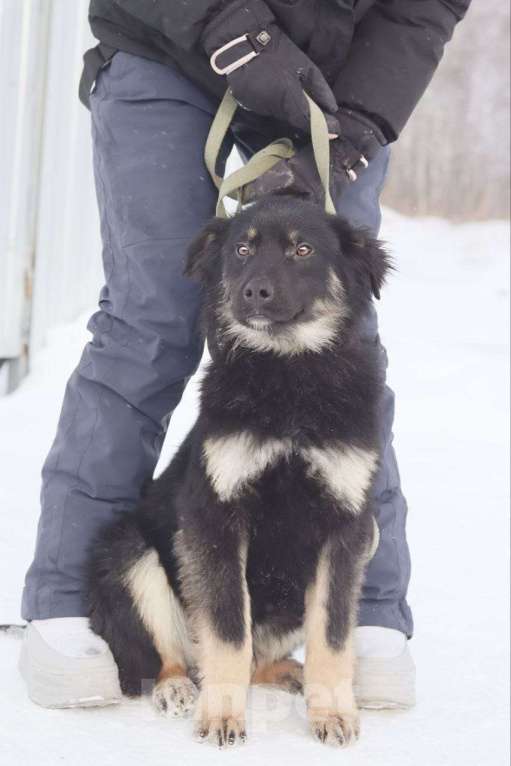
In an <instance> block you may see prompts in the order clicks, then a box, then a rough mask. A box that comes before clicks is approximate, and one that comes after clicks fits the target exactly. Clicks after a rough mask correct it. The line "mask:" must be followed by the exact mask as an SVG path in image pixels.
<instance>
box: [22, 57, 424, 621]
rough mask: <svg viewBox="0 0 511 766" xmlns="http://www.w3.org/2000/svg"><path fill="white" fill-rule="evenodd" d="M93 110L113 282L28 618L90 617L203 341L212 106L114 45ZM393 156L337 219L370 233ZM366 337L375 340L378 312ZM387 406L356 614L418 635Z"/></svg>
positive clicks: (79, 394) (84, 369)
mask: <svg viewBox="0 0 511 766" xmlns="http://www.w3.org/2000/svg"><path fill="white" fill-rule="evenodd" d="M91 109H92V129H93V146H94V169H95V178H96V189H97V197H98V203H99V210H100V216H101V234H102V239H103V259H104V270H105V280H106V284H105V286H104V287H103V289H102V290H101V293H100V298H99V311H97V312H96V313H95V314H94V315H93V316H92V318H91V320H90V322H89V325H88V327H89V330H90V331H91V333H92V340H91V341H90V343H88V344H87V346H86V347H85V349H84V352H83V355H82V358H81V361H80V363H79V365H78V367H77V369H76V370H75V372H74V373H73V375H72V376H71V378H70V380H69V382H68V385H67V389H66V393H65V398H64V403H63V408H62V413H61V416H60V421H59V424H58V429H57V435H56V438H55V441H54V443H53V446H52V448H51V451H50V453H49V455H48V458H47V460H46V462H45V465H44V468H43V485H42V494H41V500H42V510H41V517H40V521H39V527H38V535H37V544H36V551H35V557H34V561H33V563H32V565H31V567H30V569H29V571H28V573H27V577H26V584H25V590H24V594H23V607H22V612H23V616H24V618H25V619H27V620H30V619H43V618H48V617H66V616H80V615H83V614H85V609H86V605H85V598H84V563H85V561H86V557H87V551H88V548H89V544H90V541H91V539H92V538H93V537H94V536H95V534H96V533H97V531H98V529H99V528H100V527H101V526H102V525H103V524H105V523H106V522H109V521H111V520H112V519H115V518H116V517H117V516H118V515H119V514H123V513H125V512H126V511H128V510H130V509H132V508H133V507H134V506H135V504H136V503H137V499H138V497H139V493H140V488H141V485H142V483H143V482H144V480H145V479H146V478H147V477H148V476H150V475H151V472H152V471H153V469H154V467H155V465H156V462H157V459H158V456H159V453H160V449H161V446H162V443H163V439H164V436H165V432H166V428H167V425H168V422H169V419H170V415H171V413H172V411H173V410H174V408H175V407H176V405H177V404H178V402H179V400H180V397H181V395H182V393H183V389H184V387H185V385H186V382H187V381H188V379H189V378H190V376H191V375H193V373H194V372H195V370H196V369H197V366H198V364H199V361H200V359H201V354H202V348H203V343H202V340H201V338H200V334H199V332H198V313H199V289H198V287H197V285H195V284H193V283H192V282H190V281H189V280H187V279H185V277H184V276H183V274H182V272H183V264H184V259H185V252H186V247H187V245H188V243H189V242H190V240H191V239H192V237H194V236H195V235H196V234H197V232H198V231H199V230H200V228H201V227H202V226H203V224H205V223H206V221H207V220H208V218H210V216H211V215H212V214H213V213H214V209H215V201H216V192H215V189H214V187H213V185H212V183H211V182H210V180H209V178H208V174H207V171H206V168H205V167H204V163H203V158H202V154H203V148H204V142H205V140H206V136H207V134H208V130H209V127H210V125H211V120H212V117H213V114H214V111H215V105H214V103H213V102H212V101H211V100H210V99H209V98H208V97H207V96H206V95H204V93H203V92H202V91H200V90H199V89H198V88H197V87H195V86H194V85H193V84H192V83H190V81H188V80H187V79H186V78H185V77H184V76H183V75H181V74H180V73H178V72H177V71H176V70H174V69H172V68H169V67H166V66H163V65H161V64H158V63H155V62H151V61H149V60H146V59H142V58H138V57H136V56H131V55H128V54H124V53H117V54H116V55H115V56H114V58H113V60H112V62H111V64H110V65H109V66H108V67H107V68H105V69H104V70H103V71H102V72H101V73H100V76H99V78H98V82H97V84H96V88H95V91H94V93H93V95H92V97H91ZM387 164H388V155H387V152H385V151H382V152H381V153H380V156H379V157H377V158H376V159H375V160H374V161H373V162H372V163H371V164H370V166H369V168H368V170H366V171H365V172H364V173H362V174H361V176H360V178H359V180H358V181H357V183H355V184H352V185H351V186H350V187H349V189H348V190H347V191H346V192H345V193H344V195H343V197H342V199H341V200H340V202H339V212H340V213H341V214H342V215H344V216H345V217H346V218H348V219H350V220H351V221H353V222H354V223H355V224H359V225H365V226H367V227H369V228H370V229H372V230H373V231H374V232H376V231H377V230H378V227H379V223H380V210H379V204H378V197H379V193H380V191H381V187H382V185H383V181H384V177H385V172H386V168H387ZM70 257H72V254H71V255H70ZM70 289H72V286H70ZM367 339H368V342H372V343H379V339H378V334H377V322H376V314H375V313H374V314H373V315H372V316H371V317H370V318H369V319H368V325H367ZM384 353H385V352H384V350H383V348H382V354H384ZM384 407H385V430H384V433H383V434H382V439H383V440H384V443H385V461H384V465H383V468H382V470H381V473H380V475H379V477H378V482H377V489H376V494H377V519H378V524H379V527H380V532H381V538H380V546H379V548H378V551H377V552H376V555H375V556H374V558H373V560H372V562H371V564H370V566H369V569H368V572H367V578H366V582H365V587H364V591H363V600H362V603H361V607H360V624H362V625H381V626H386V627H390V628H397V629H399V630H401V631H402V632H404V633H406V634H408V635H411V633H412V617H411V613H410V609H409V607H408V605H407V602H406V590H407V585H408V580H409V573H410V559H409V552H408V547H407V543H406V537H405V520H406V502H405V499H404V497H403V495H402V493H401V488H400V482H399V474H398V469H397V463H396V458H395V455H394V450H393V448H392V434H391V427H392V420H393V410H394V396H393V394H392V392H391V391H390V389H387V392H386V396H385V402H384Z"/></svg>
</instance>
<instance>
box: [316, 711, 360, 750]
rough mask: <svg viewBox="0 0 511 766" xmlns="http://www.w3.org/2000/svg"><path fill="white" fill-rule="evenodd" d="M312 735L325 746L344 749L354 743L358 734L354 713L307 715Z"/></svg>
mask: <svg viewBox="0 0 511 766" xmlns="http://www.w3.org/2000/svg"><path fill="white" fill-rule="evenodd" d="M309 721H310V726H311V729H312V733H313V735H314V736H315V737H317V738H318V739H319V741H320V742H323V743H324V744H326V745H335V746H336V747H345V746H346V745H349V744H350V743H352V742H355V741H356V740H357V739H358V737H359V734H360V723H359V717H358V713H357V712H356V711H354V712H352V713H351V712H350V713H336V712H327V713H315V712H310V713H309Z"/></svg>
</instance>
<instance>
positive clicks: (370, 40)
mask: <svg viewBox="0 0 511 766" xmlns="http://www.w3.org/2000/svg"><path fill="white" fill-rule="evenodd" d="M469 4H470V0H377V2H376V3H375V4H374V5H373V6H372V8H371V9H370V10H369V11H368V12H367V14H366V15H365V16H364V17H363V18H362V20H361V21H360V23H359V24H358V25H357V28H356V31H355V36H354V38H353V42H352V46H351V49H350V53H349V54H348V57H347V59H346V62H345V64H344V66H343V69H342V71H341V73H340V75H339V77H338V78H337V80H336V82H335V85H334V88H333V90H334V93H335V96H336V98H337V102H338V103H339V105H340V106H345V107H347V108H350V109H355V110H357V111H360V112H363V113H365V114H366V115H368V116H369V117H370V118H371V119H372V120H373V121H374V122H375V123H377V124H378V126H379V127H380V128H381V130H382V131H383V133H384V134H385V136H386V138H387V140H388V141H389V142H390V141H395V139H396V138H397V137H398V135H399V133H400V132H401V130H402V129H403V127H404V125H405V124H406V122H407V120H408V118H409V117H410V115H411V114H412V112H413V110H414V108H415V106H416V105H417V102H418V101H419V100H420V98H421V97H422V95H423V93H424V91H425V90H426V88H427V86H428V84H429V82H430V80H431V78H432V76H433V74H434V72H435V70H436V68H437V66H438V64H439V62H440V59H441V58H442V54H443V51H444V47H445V45H446V43H447V42H448V41H449V40H450V39H451V37H452V34H453V31H454V27H455V26H456V24H457V22H458V21H460V20H461V19H462V18H463V16H464V15H465V13H466V11H467V9H468V6H469Z"/></svg>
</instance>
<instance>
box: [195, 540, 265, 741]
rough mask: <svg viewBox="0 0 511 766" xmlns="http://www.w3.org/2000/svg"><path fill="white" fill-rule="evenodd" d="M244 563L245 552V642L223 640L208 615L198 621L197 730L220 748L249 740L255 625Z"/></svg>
mask: <svg viewBox="0 0 511 766" xmlns="http://www.w3.org/2000/svg"><path fill="white" fill-rule="evenodd" d="M245 563H246V555H243V556H242V562H241V565H242V571H243V612H244V641H243V643H242V644H241V646H236V645H234V644H232V643H228V642H226V641H223V640H222V639H220V638H219V637H218V636H217V634H216V632H215V630H214V628H213V626H212V625H211V624H210V622H209V620H207V619H206V617H205V616H199V618H198V619H197V621H196V623H195V624H196V634H197V638H198V641H199V670H200V674H201V679H202V680H201V692H200V696H199V701H198V705H197V712H196V716H195V723H196V726H195V731H196V735H197V736H198V738H199V739H200V740H206V739H207V740H210V741H212V742H214V743H215V744H217V745H219V746H220V747H223V746H224V745H229V746H231V745H235V744H237V743H243V742H244V741H245V739H246V732H245V708H246V702H247V691H248V686H249V684H250V673H251V666H252V628H251V615H250V597H249V594H248V588H247V584H246V580H245V575H244V572H245Z"/></svg>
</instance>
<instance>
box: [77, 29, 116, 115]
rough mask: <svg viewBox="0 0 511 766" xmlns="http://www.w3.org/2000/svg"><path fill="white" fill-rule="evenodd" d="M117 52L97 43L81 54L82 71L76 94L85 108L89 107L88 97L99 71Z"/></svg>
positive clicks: (108, 46)
mask: <svg viewBox="0 0 511 766" xmlns="http://www.w3.org/2000/svg"><path fill="white" fill-rule="evenodd" d="M116 53H117V49H116V48H111V47H110V45H105V43H99V45H96V47H95V48H91V49H90V50H88V51H87V52H86V53H85V54H84V56H83V72H82V76H81V78H80V86H79V89H78V94H79V96H80V101H81V102H82V104H84V105H85V106H86V107H87V109H90V103H89V97H90V94H91V92H92V89H93V88H94V83H95V82H96V80H97V77H98V74H99V72H100V71H101V70H102V69H103V68H104V67H105V66H106V65H107V64H108V63H109V62H110V61H111V59H112V58H113V56H114V55H115V54H116Z"/></svg>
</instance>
